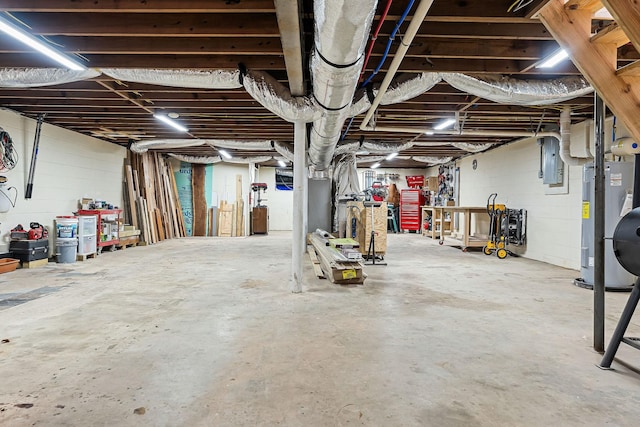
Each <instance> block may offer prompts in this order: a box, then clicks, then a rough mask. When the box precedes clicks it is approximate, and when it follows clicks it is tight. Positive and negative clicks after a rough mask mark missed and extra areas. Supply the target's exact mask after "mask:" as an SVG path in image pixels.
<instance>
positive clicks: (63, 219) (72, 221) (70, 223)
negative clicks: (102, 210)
mask: <svg viewBox="0 0 640 427" xmlns="http://www.w3.org/2000/svg"><path fill="white" fill-rule="evenodd" d="M56 231H57V234H56V235H57V236H58V238H60V239H75V238H76V236H77V235H78V218H77V217H75V216H57V217H56Z"/></svg>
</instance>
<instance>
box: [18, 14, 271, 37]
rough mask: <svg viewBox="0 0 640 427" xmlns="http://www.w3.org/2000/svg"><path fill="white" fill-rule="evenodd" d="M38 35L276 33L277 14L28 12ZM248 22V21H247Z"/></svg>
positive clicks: (244, 34) (217, 34)
mask: <svg viewBox="0 0 640 427" xmlns="http://www.w3.org/2000/svg"><path fill="white" fill-rule="evenodd" d="M28 16H29V22H28V23H29V26H30V27H31V28H33V32H34V33H35V34H38V35H45V36H56V35H68V36H101V37H107V36H127V37H134V36H153V37H233V38H237V37H262V36H264V37H279V36H280V32H279V29H278V23H277V20H276V17H275V16H274V15H270V14H260V13H242V14H228V15H224V16H223V17H221V16H220V15H216V14H212V13H181V14H179V15H175V14H171V13H147V14H136V13H118V14H114V15H113V16H110V15H109V14H101V13H96V14H94V13H40V12H34V13H30V14H29V15H28ZM247 23H251V25H248V24H247Z"/></svg>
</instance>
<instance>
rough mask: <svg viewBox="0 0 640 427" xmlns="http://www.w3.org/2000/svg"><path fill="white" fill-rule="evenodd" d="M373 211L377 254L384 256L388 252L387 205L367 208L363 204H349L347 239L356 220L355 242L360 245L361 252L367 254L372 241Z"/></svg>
mask: <svg viewBox="0 0 640 427" xmlns="http://www.w3.org/2000/svg"><path fill="white" fill-rule="evenodd" d="M371 209H373V229H374V230H375V233H376V234H375V236H376V237H375V250H376V254H379V255H384V254H385V253H386V252H387V204H386V202H381V204H380V206H379V207H374V208H371V207H370V206H367V207H365V206H364V203H363V202H349V203H347V237H353V235H352V234H351V230H352V223H353V220H354V219H355V223H356V224H355V225H356V227H355V230H356V236H355V237H354V239H355V240H357V241H358V243H359V244H360V248H359V250H360V252H361V253H362V254H366V253H367V251H368V250H369V242H370V241H371V226H372V222H371Z"/></svg>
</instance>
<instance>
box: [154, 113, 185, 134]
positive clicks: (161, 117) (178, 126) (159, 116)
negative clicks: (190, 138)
mask: <svg viewBox="0 0 640 427" xmlns="http://www.w3.org/2000/svg"><path fill="white" fill-rule="evenodd" d="M153 117H155V118H156V119H158V120H160V121H161V122H164V123H166V124H168V125H169V126H171V127H172V128H174V129H175V130H179V131H180V132H189V129H187V128H186V127H184V126H182V125H181V124H178V123H177V122H174V121H173V120H171V119H170V118H169V117H167V116H165V115H162V114H154V115H153Z"/></svg>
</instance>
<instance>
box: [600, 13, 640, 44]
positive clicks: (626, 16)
mask: <svg viewBox="0 0 640 427" xmlns="http://www.w3.org/2000/svg"><path fill="white" fill-rule="evenodd" d="M602 4H604V5H605V7H606V8H607V10H608V11H609V13H610V14H611V16H613V18H614V19H615V20H616V22H617V23H618V25H619V26H620V27H621V28H622V30H623V31H624V33H625V34H626V35H627V37H629V40H631V43H633V46H634V47H635V48H636V50H638V51H640V4H638V1H636V0H602Z"/></svg>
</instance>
